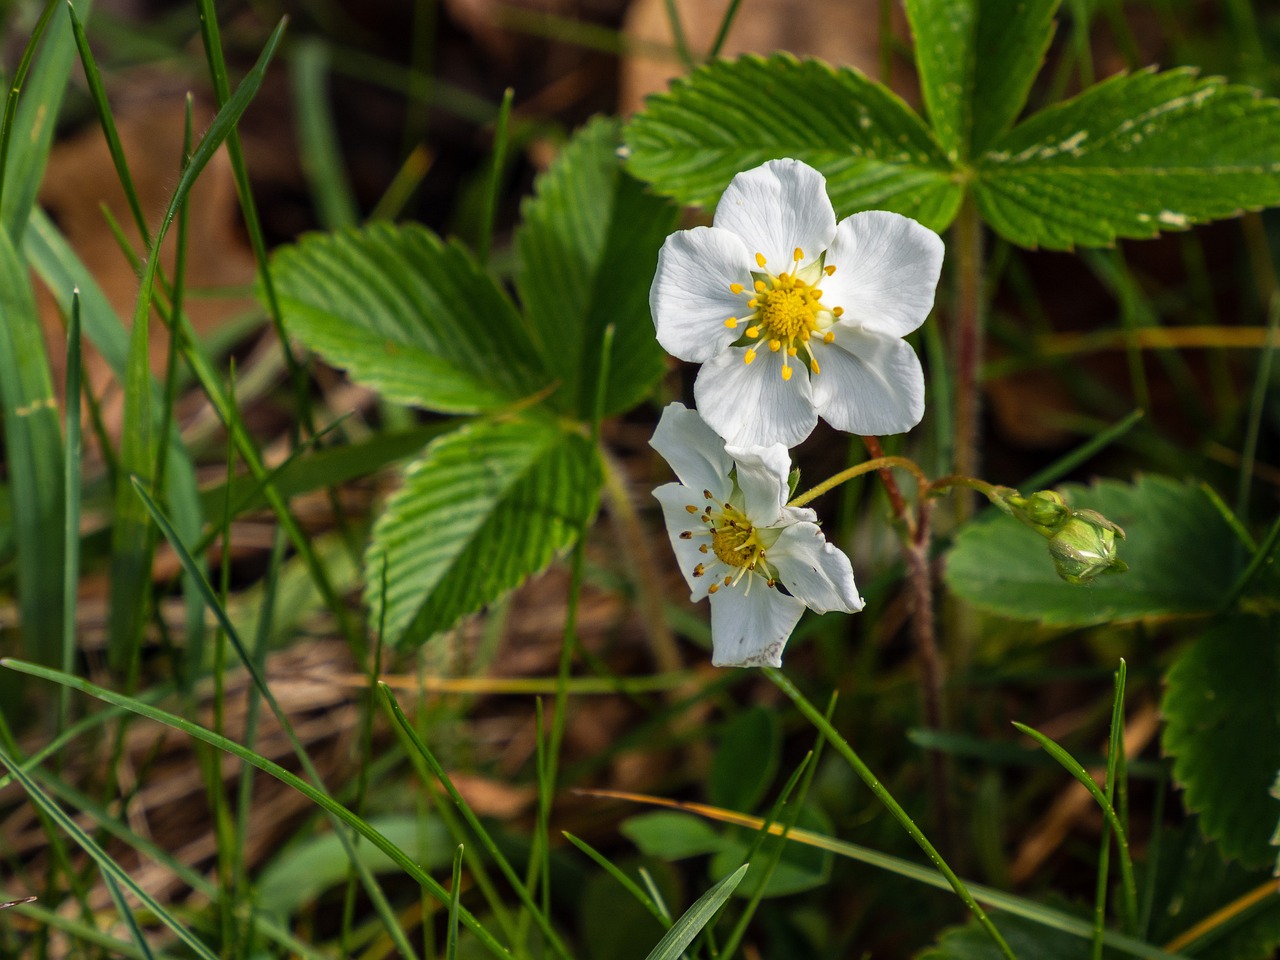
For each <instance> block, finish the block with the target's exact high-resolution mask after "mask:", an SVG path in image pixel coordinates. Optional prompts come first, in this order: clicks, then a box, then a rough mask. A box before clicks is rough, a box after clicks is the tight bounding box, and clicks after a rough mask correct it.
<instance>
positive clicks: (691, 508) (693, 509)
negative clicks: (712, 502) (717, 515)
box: [685, 503, 698, 513]
mask: <svg viewBox="0 0 1280 960" xmlns="http://www.w3.org/2000/svg"><path fill="white" fill-rule="evenodd" d="M685 509H686V510H688V511H689V512H690V513H697V512H698V508H697V507H695V506H694V505H693V504H692V503H690V504H687V505H686V506H685Z"/></svg>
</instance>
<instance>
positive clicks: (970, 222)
mask: <svg viewBox="0 0 1280 960" xmlns="http://www.w3.org/2000/svg"><path fill="white" fill-rule="evenodd" d="M951 236H952V249H953V250H954V252H955V261H956V306H955V322H954V324H953V325H952V331H951V336H952V350H953V352H954V355H955V358H956V387H955V390H956V393H955V408H954V409H955V438H956V449H955V469H956V473H958V474H962V475H968V476H972V475H973V474H975V473H977V472H978V470H979V467H980V464H979V462H978V421H979V418H980V416H981V413H982V396H981V392H980V390H981V385H980V384H979V383H978V374H979V371H980V369H981V367H982V343H983V337H984V336H985V333H984V330H983V308H982V294H983V290H982V286H983V277H982V256H983V251H982V221H981V219H979V217H978V208H977V206H976V205H975V204H974V202H973V197H972V195H970V194H966V196H965V199H964V202H963V203H962V204H961V205H960V213H959V215H958V216H957V218H956V222H955V226H954V227H952V231H951ZM955 510H956V519H957V520H965V519H968V518H969V517H970V516H971V515H972V514H973V501H972V499H971V498H970V497H964V496H961V497H956V499H955Z"/></svg>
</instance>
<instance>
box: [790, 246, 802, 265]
mask: <svg viewBox="0 0 1280 960" xmlns="http://www.w3.org/2000/svg"><path fill="white" fill-rule="evenodd" d="M791 259H792V260H794V261H795V262H796V263H799V262H800V261H801V260H803V259H804V251H803V250H801V249H800V248H799V247H796V252H795V253H793V254H791Z"/></svg>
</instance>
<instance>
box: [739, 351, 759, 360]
mask: <svg viewBox="0 0 1280 960" xmlns="http://www.w3.org/2000/svg"><path fill="white" fill-rule="evenodd" d="M755 358H756V352H755V351H754V350H748V351H747V352H746V353H745V354H743V357H742V362H743V363H750V362H751V361H752V360H754V359H755Z"/></svg>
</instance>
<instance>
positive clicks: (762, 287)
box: [751, 280, 769, 293]
mask: <svg viewBox="0 0 1280 960" xmlns="http://www.w3.org/2000/svg"><path fill="white" fill-rule="evenodd" d="M751 288H752V289H753V290H755V292H756V293H764V292H765V291H766V290H768V289H769V285H768V284H767V283H765V282H764V281H763V280H757V281H756V282H755V283H754V284H752V287H751Z"/></svg>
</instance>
